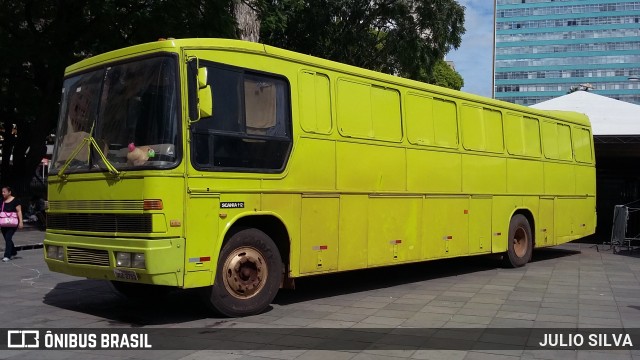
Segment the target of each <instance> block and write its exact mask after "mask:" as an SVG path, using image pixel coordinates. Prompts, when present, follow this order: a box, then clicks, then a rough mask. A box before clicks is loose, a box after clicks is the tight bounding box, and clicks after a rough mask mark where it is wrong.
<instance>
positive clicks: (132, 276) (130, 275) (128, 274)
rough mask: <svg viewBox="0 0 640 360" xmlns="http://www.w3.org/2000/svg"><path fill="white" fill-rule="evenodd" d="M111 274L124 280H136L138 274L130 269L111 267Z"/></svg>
mask: <svg viewBox="0 0 640 360" xmlns="http://www.w3.org/2000/svg"><path fill="white" fill-rule="evenodd" d="M113 274H114V275H115V276H116V277H117V278H118V279H124V280H138V274H136V272H135V271H131V270H120V269H113Z"/></svg>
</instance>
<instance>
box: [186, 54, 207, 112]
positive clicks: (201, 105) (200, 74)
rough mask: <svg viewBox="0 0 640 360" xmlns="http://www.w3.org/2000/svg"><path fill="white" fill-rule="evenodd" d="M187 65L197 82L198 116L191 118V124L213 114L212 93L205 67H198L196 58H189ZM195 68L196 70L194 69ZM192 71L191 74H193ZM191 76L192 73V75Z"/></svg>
mask: <svg viewBox="0 0 640 360" xmlns="http://www.w3.org/2000/svg"><path fill="white" fill-rule="evenodd" d="M189 66H190V67H191V69H192V71H193V72H195V75H196V83H197V86H198V88H197V104H198V114H197V115H198V118H197V119H192V120H191V121H190V122H189V123H191V124H193V123H196V122H198V121H200V119H201V118H203V117H209V116H211V115H213V96H212V95H213V93H212V91H211V85H207V80H208V74H207V68H206V67H199V62H198V58H195V57H194V58H191V59H190V60H189ZM195 69H197V72H196V71H194V70H195ZM193 72H192V74H193ZM192 76H193V75H192Z"/></svg>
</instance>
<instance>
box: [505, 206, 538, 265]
mask: <svg viewBox="0 0 640 360" xmlns="http://www.w3.org/2000/svg"><path fill="white" fill-rule="evenodd" d="M507 241H508V244H507V256H506V257H505V263H506V265H508V266H511V267H520V266H523V265H525V264H526V263H528V262H529V261H530V260H531V254H532V252H533V236H532V233H531V225H529V220H527V218H526V217H525V216H524V215H522V214H517V215H514V216H513V217H512V218H511V223H509V238H508V239H507Z"/></svg>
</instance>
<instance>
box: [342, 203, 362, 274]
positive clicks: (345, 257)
mask: <svg viewBox="0 0 640 360" xmlns="http://www.w3.org/2000/svg"><path fill="white" fill-rule="evenodd" d="M368 214H369V196H367V195H342V196H341V198H340V240H339V244H338V245H339V251H338V252H339V257H338V270H351V269H362V268H365V267H367V259H368V250H367V231H368V227H369V215H368Z"/></svg>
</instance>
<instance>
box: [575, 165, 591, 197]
mask: <svg viewBox="0 0 640 360" xmlns="http://www.w3.org/2000/svg"><path fill="white" fill-rule="evenodd" d="M573 169H574V171H575V173H576V192H575V194H576V195H592V196H594V195H595V194H596V168H595V167H593V166H578V165H577V166H574V168H573Z"/></svg>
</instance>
